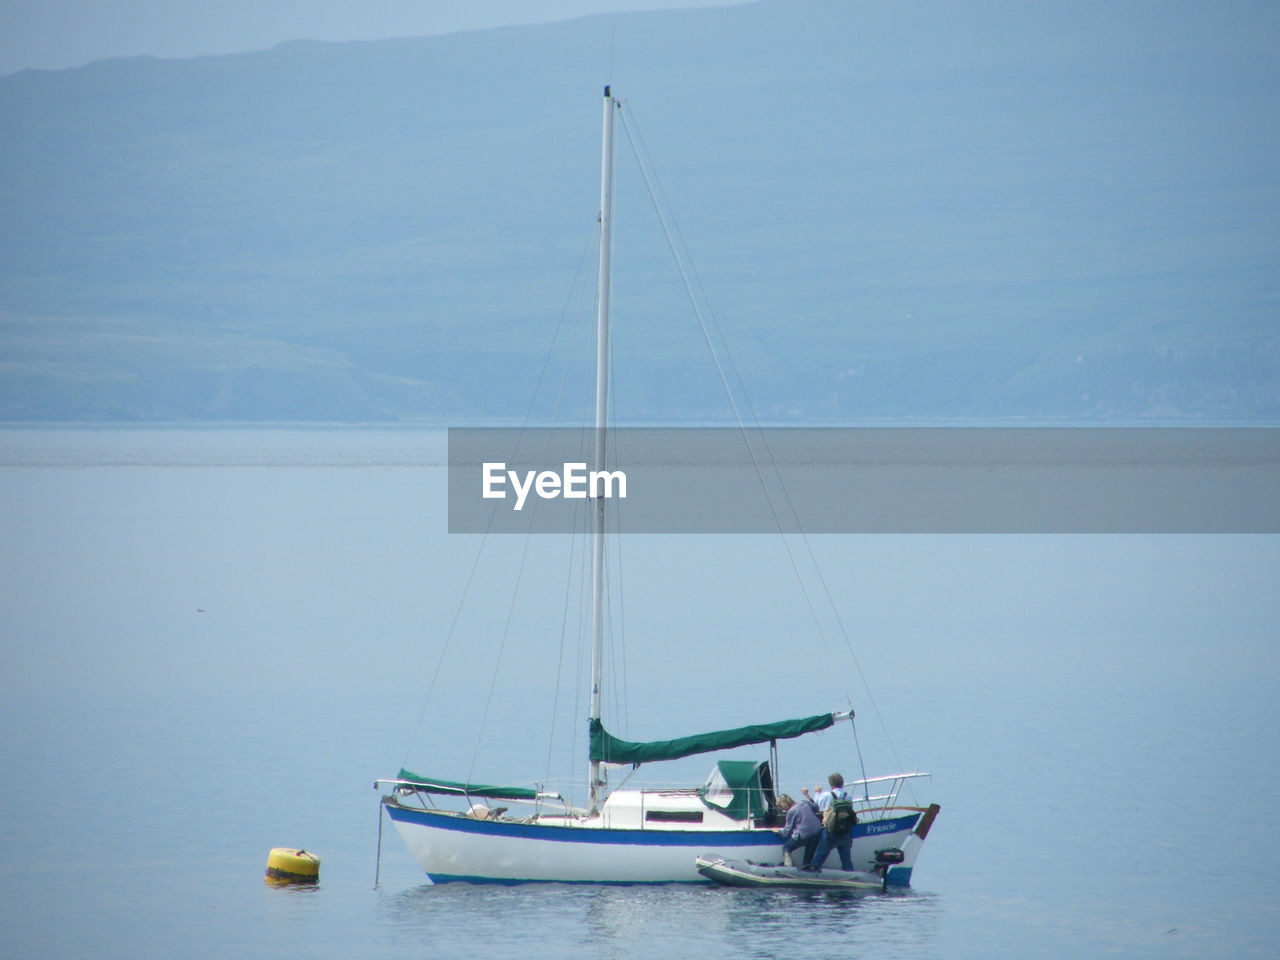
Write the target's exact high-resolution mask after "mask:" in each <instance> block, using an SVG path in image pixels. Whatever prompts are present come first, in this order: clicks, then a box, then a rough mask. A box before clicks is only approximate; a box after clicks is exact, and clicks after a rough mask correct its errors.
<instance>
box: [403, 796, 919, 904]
mask: <svg viewBox="0 0 1280 960" xmlns="http://www.w3.org/2000/svg"><path fill="white" fill-rule="evenodd" d="M387 813H388V815H389V816H390V817H391V819H392V822H394V823H395V826H396V830H397V831H398V832H399V833H400V836H401V838H402V839H403V840H404V842H405V845H406V846H407V847H408V848H409V852H410V853H411V854H412V855H413V857H414V859H415V860H417V861H418V864H419V865H420V866H421V867H422V869H423V870H424V871H426V873H427V876H429V877H430V878H431V880H432V881H433V882H437V883H439V882H447V881H455V880H463V881H469V882H473V883H525V882H536V881H558V882H565V883H706V882H709V881H708V880H707V879H706V878H704V877H703V876H701V875H700V874H699V873H698V870H697V867H696V865H695V862H694V861H695V860H696V859H697V857H699V856H702V855H707V856H715V857H723V858H725V859H730V860H755V861H757V862H759V861H768V860H772V861H774V862H778V861H780V860H781V857H782V843H781V841H780V840H779V839H778V834H777V833H776V832H774V831H773V830H767V829H760V828H748V829H738V830H705V829H704V830H696V829H692V830H683V829H644V830H633V829H616V828H609V827H601V826H599V825H598V824H599V820H598V819H597V820H595V821H590V820H588V821H583V822H582V824H580V825H571V826H566V825H562V824H554V825H552V824H540V823H536V822H528V823H521V822H515V821H505V820H473V819H471V818H469V817H466V816H463V815H459V814H455V813H450V812H445V811H434V810H421V809H415V808H411V807H402V806H399V805H397V804H388V805H387ZM920 818H921V815H920V814H916V813H913V814H910V815H908V816H905V817H899V818H896V819H894V820H887V821H879V822H873V823H869V824H860V825H859V827H858V828H856V832H855V836H854V841H853V857H854V867H855V868H856V869H871V868H872V866H873V865H874V863H875V852H876V851H877V850H883V849H885V848H888V847H898V848H900V849H901V850H902V851H903V853H904V860H903V862H902V863H901V864H899V865H897V866H895V867H893V868H892V869H891V870H890V874H889V883H890V884H891V885H905V884H906V883H908V882H909V880H910V876H911V868H912V866H913V864H914V862H915V858H916V856H917V854H918V853H919V850H920V844H921V843H922V838H921V837H920V836H918V835H917V834H916V833H914V832H913V831H914V829H915V827H916V825H917V823H918V821H919V820H920ZM593 823H594V824H597V825H594V826H593V825H591V824H593ZM831 857H832V858H835V857H838V854H836V853H835V852H834V851H833V852H832V854H831ZM835 862H836V866H838V865H839V861H838V859H837V860H836V861H835ZM828 865H830V864H828Z"/></svg>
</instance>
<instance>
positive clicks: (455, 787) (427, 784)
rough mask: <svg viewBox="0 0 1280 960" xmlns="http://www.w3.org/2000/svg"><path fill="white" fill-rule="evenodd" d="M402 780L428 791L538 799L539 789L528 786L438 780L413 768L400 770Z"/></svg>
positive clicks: (496, 798) (501, 798)
mask: <svg viewBox="0 0 1280 960" xmlns="http://www.w3.org/2000/svg"><path fill="white" fill-rule="evenodd" d="M399 779H400V780H403V781H405V782H406V783H411V784H413V785H414V786H415V787H418V788H419V789H420V790H423V791H425V792H427V793H450V794H455V795H458V796H465V797H487V798H489V799H491V800H536V799H537V798H538V791H537V790H530V789H529V788H527V787H491V786H487V785H485V784H483V783H455V782H454V781H453V780H437V779H436V778H435V777H422V776H419V775H418V774H416V773H414V772H413V771H412V770H404V769H401V771H400V776H399Z"/></svg>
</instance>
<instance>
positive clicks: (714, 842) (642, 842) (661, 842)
mask: <svg viewBox="0 0 1280 960" xmlns="http://www.w3.org/2000/svg"><path fill="white" fill-rule="evenodd" d="M387 814H388V815H389V816H390V817H391V819H392V820H398V821H401V822H403V823H414V824H419V825H421V826H427V827H431V828H433V829H437V830H457V831H459V832H462V833H476V834H482V835H485V836H492V837H518V838H520V839H524V840H542V841H548V842H552V843H603V844H622V845H626V846H647V847H648V846H653V847H703V848H712V847H721V846H724V847H777V846H779V845H780V844H781V843H782V841H781V840H780V839H779V838H778V834H777V833H776V832H775V831H773V830H763V829H760V830H618V829H613V828H599V827H564V826H557V825H552V824H545V823H512V822H511V821H508V820H473V819H471V818H470V817H460V816H455V815H451V814H445V813H434V812H432V811H429V810H421V811H419V810H411V809H408V808H405V807H396V806H388V807H387ZM919 816H920V815H919V814H914V813H913V814H910V815H908V816H905V817H898V818H897V819H894V820H879V821H874V822H872V823H860V824H858V825H857V826H855V827H854V828H853V838H854V839H855V840H856V839H858V838H859V837H865V836H873V835H879V834H882V833H885V834H889V833H898V832H900V831H906V830H910V829H911V828H912V827H914V826H915V824H916V821H917V820H918V819H919ZM909 872H910V871H908V873H909Z"/></svg>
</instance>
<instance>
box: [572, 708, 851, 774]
mask: <svg viewBox="0 0 1280 960" xmlns="http://www.w3.org/2000/svg"><path fill="white" fill-rule="evenodd" d="M833 723H835V720H834V719H833V718H832V715H831V714H829V713H820V714H818V715H817V716H814V717H803V718H801V719H799V720H779V721H778V722H777V723H753V724H752V725H751V726H748V727H735V728H734V729H733V730H716V731H713V732H712V733H701V734H698V735H697V736H694V737H680V738H679V739H676V740H651V741H649V742H648V743H633V742H631V741H630V740H619V739H618V738H617V737H615V736H613V735H612V734H611V733H609V731H607V730H605V728H604V724H603V723H601V722H600V721H599V720H595V719H593V720H591V722H590V731H591V759H592V760H600V761H602V762H604V763H652V762H654V761H657V760H679V759H680V758H681V757H688V756H692V755H693V754H695V753H711V752H712V751H715V750H729V749H731V748H732V747H741V746H745V745H747V744H749V743H768V742H769V741H770V740H789V739H790V738H791V737H798V736H800V735H801V734H804V733H812V732H813V731H815V730H825V729H827V727H829V726H831V725H832V724H833Z"/></svg>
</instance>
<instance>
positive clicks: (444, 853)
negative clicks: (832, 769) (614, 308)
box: [376, 86, 939, 886]
mask: <svg viewBox="0 0 1280 960" xmlns="http://www.w3.org/2000/svg"><path fill="white" fill-rule="evenodd" d="M617 108H618V101H617V100H616V99H615V98H614V97H613V95H612V94H611V92H610V89H609V87H607V86H606V87H605V88H604V125H603V135H602V159H601V186H600V256H599V271H598V275H597V317H596V377H595V379H596V402H595V431H594V432H595V449H594V466H595V469H597V470H601V471H603V470H604V469H605V468H606V445H605V435H606V429H607V423H608V397H609V384H608V376H609V355H608V351H609V308H610V290H609V286H610V274H611V267H610V240H611V232H612V231H611V210H612V202H611V200H612V197H611V194H612V183H613V124H614V114H615V111H616V109H617ZM606 500H607V498H606V497H604V496H597V497H594V498H593V502H592V509H591V513H592V531H591V536H592V649H591V676H590V697H589V711H588V737H589V751H588V752H589V770H588V778H589V779H588V784H589V786H588V791H589V801H588V805H587V807H586V808H575V807H574V806H572V805H571V804H570V803H569V802H568V801H566V800H565V798H564V797H562V796H561V795H560V794H558V793H554V792H546V791H542V790H539V789H536V788H530V787H507V786H498V785H492V784H481V783H468V782H461V781H453V780H444V779H439V778H436V777H429V776H421V775H418V774H415V773H413V772H411V771H409V770H405V769H401V770H400V772H399V774H398V775H397V776H396V777H395V778H394V779H388V780H379V781H378V782H377V784H376V785H377V786H380V787H382V788H384V789H386V790H387V791H388V792H387V793H386V794H385V795H384V796H383V797H382V804H383V809H384V810H385V811H386V814H387V816H388V817H389V818H390V819H391V821H392V823H393V824H394V825H395V828H396V830H397V831H398V832H399V834H400V836H401V838H402V839H403V840H404V842H405V844H406V845H407V846H408V848H409V851H410V852H411V854H412V855H413V857H414V858H415V859H416V860H417V862H418V863H419V865H421V867H422V869H423V870H424V871H426V874H427V876H428V877H429V878H430V879H431V880H432V881H433V882H435V883H442V882H447V881H469V882H473V883H482V882H489V883H523V882H534V881H559V882H587V883H672V882H691V883H692V882H701V883H710V882H712V880H710V879H708V878H707V877H706V876H704V875H703V874H702V873H700V872H699V869H698V860H699V858H702V859H703V862H704V864H705V862H707V860H709V859H717V860H722V861H752V862H756V863H760V862H775V863H776V862H779V861H780V860H781V859H782V853H783V850H782V846H783V843H782V838H781V835H780V833H779V827H780V826H781V825H782V816H781V814H780V812H779V811H778V808H777V802H776V801H777V791H776V785H775V781H774V771H775V769H776V754H777V743H778V741H779V740H787V739H791V738H794V737H799V736H803V735H805V734H808V733H813V732H816V731H821V730H826V729H829V728H831V727H833V726H835V725H836V724H839V723H842V722H844V721H852V719H853V712H852V711H851V710H849V711H833V712H830V713H821V714H816V715H813V716H808V717H800V718H795V719H787V720H780V721H775V722H770V723H761V724H754V725H750V726H745V727H737V728H734V729H730V730H717V731H713V732H710V733H703V734H697V735H693V736H685V737H679V738H676V739H671V740H659V741H649V742H634V741H628V740H623V739H621V738H619V737H615V736H613V735H612V734H610V733H609V732H608V731H607V730H606V729H605V727H604V724H603V723H602V721H601V690H602V687H603V682H602V680H603V653H604V617H605V594H604V589H605V583H604V561H605V509H606ZM763 744H768V745H769V747H770V757H771V760H772V762H771V760H760V761H754V760H738V759H733V760H725V759H722V760H719V761H718V762H716V764H715V766H714V768H713V769H712V771H711V774H710V776H709V777H708V778H707V779H706V781H705V782H704V783H702V784H701V785H698V786H695V787H689V788H683V789H670V788H662V789H652V788H630V789H622V788H618V789H614V790H612V791H609V790H607V789H606V788H607V782H606V779H605V777H604V776H603V773H604V771H605V770H606V768H607V766H608V765H625V766H631V767H633V768H634V767H637V766H639V765H641V764H649V763H658V762H662V761H671V760H677V759H680V758H683V757H688V756H693V755H696V754H704V753H708V754H709V753H715V752H718V751H725V750H730V749H733V748H736V747H742V746H748V745H763ZM922 777H928V774H926V773H919V772H915V771H913V772H910V773H899V774H893V775H889V776H882V777H874V778H865V779H863V780H856V781H850V782H848V783H847V784H846V789H847V790H848V792H849V793H850V795H851V796H852V797H853V798H854V800H855V807H856V809H857V813H858V823H857V825H856V826H855V827H854V828H853V842H852V857H853V866H854V870H855V871H865V872H868V873H871V872H875V871H877V869H878V870H879V871H880V875H881V876H883V877H884V882H885V884H886V885H889V886H905V885H907V884H909V882H910V879H911V873H912V869H913V866H914V864H915V862H916V857H917V856H918V854H919V852H920V848H921V845H922V844H923V843H924V840H925V837H926V836H927V834H928V832H929V828H930V826H931V825H932V823H933V821H934V818H935V817H936V816H937V814H938V810H939V807H938V805H937V804H931V805H929V806H911V805H903V804H901V803H900V801H899V793H900V791H901V790H902V789H903V787H904V785H906V784H907V783H908V782H909V781H912V780H914V779H916V778H922ZM449 798H452V800H453V803H452V805H450V802H449ZM515 808H524V809H528V810H530V813H529V814H528V815H526V816H518V815H515V814H512V813H511V811H512V810H513V809H515Z"/></svg>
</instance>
